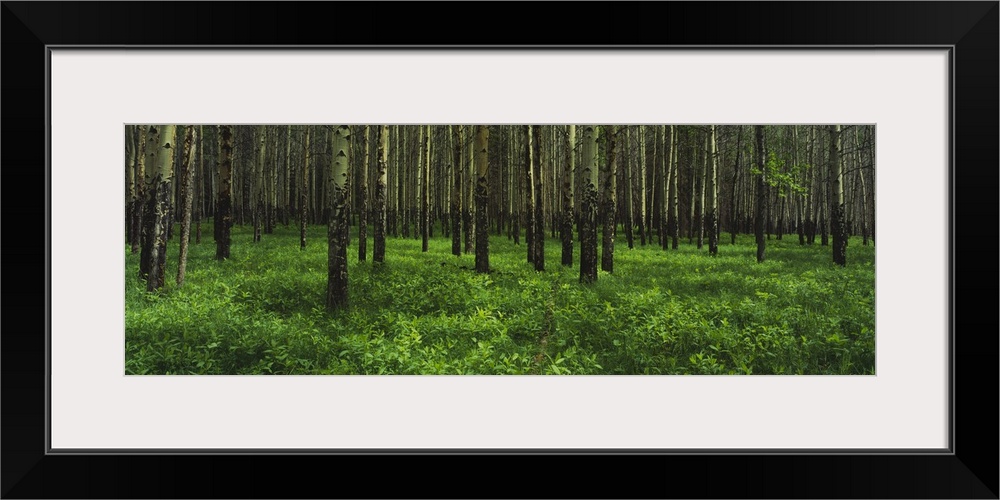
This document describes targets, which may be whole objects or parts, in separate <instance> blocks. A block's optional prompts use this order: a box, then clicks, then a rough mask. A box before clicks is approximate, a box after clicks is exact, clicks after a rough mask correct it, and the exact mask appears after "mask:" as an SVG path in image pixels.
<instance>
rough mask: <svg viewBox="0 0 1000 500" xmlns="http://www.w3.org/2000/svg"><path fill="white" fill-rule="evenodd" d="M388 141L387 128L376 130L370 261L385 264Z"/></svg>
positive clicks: (384, 126) (382, 127)
mask: <svg viewBox="0 0 1000 500" xmlns="http://www.w3.org/2000/svg"><path fill="white" fill-rule="evenodd" d="M388 140H389V126H388V125H380V126H379V128H378V176H377V177H376V180H375V241H374V244H375V248H374V249H373V251H372V260H374V261H375V262H385V233H386V172H387V171H388V168H389V166H388V156H387V154H386V153H387V152H386V143H387V142H388Z"/></svg>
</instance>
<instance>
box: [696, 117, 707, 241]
mask: <svg viewBox="0 0 1000 500" xmlns="http://www.w3.org/2000/svg"><path fill="white" fill-rule="evenodd" d="M707 172H708V134H705V145H704V146H703V147H702V150H701V175H700V176H699V178H698V191H699V193H698V214H697V220H696V222H695V225H696V226H697V228H696V229H695V232H696V233H698V249H699V250H701V247H702V244H703V241H704V239H705V177H706V175H707Z"/></svg>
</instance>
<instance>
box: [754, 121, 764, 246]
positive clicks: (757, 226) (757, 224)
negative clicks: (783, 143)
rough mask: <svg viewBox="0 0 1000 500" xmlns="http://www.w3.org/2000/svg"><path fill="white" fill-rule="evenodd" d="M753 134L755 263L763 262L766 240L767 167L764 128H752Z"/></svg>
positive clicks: (757, 126)
mask: <svg viewBox="0 0 1000 500" xmlns="http://www.w3.org/2000/svg"><path fill="white" fill-rule="evenodd" d="M754 133H755V136H756V140H757V144H756V148H755V151H754V153H755V154H756V155H757V169H758V170H760V174H759V175H758V176H757V203H756V206H755V210H754V213H755V218H754V235H755V236H756V238H757V262H764V248H765V246H766V245H767V240H765V239H764V217H765V216H766V215H765V214H766V213H767V206H766V205H767V177H766V175H767V167H766V165H765V164H764V163H765V161H764V158H765V156H764V127H763V126H762V125H756V126H754Z"/></svg>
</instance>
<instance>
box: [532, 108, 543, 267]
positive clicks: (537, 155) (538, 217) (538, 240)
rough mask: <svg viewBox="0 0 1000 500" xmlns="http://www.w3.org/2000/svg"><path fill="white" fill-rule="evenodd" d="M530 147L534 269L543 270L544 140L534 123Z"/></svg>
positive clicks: (540, 130)
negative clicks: (531, 160)
mask: <svg viewBox="0 0 1000 500" xmlns="http://www.w3.org/2000/svg"><path fill="white" fill-rule="evenodd" d="M531 142H532V148H533V150H534V154H533V155H532V157H533V159H534V161H533V162H532V168H533V169H534V173H533V177H534V178H535V183H534V188H533V189H534V191H535V226H534V231H535V238H534V240H533V243H534V247H535V251H534V254H535V255H534V259H533V260H532V261H533V262H534V263H535V271H544V270H545V203H544V194H545V190H544V189H543V185H542V184H543V182H544V179H543V177H542V173H543V172H544V171H545V166H544V165H543V164H542V163H543V154H544V141H543V139H542V126H541V125H535V126H534V127H533V128H532V137H531Z"/></svg>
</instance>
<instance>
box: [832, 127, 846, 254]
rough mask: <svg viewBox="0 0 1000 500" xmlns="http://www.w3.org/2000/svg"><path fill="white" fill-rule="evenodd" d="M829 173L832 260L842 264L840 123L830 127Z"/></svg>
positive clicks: (843, 236) (842, 209)
mask: <svg viewBox="0 0 1000 500" xmlns="http://www.w3.org/2000/svg"><path fill="white" fill-rule="evenodd" d="M830 175H831V177H832V182H833V196H832V199H831V201H832V202H833V203H831V205H830V223H831V231H830V232H831V233H832V234H833V262H834V263H836V264H838V265H841V266H843V265H846V264H847V225H846V222H845V220H844V173H843V169H842V165H841V164H840V125H832V126H831V127H830Z"/></svg>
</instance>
